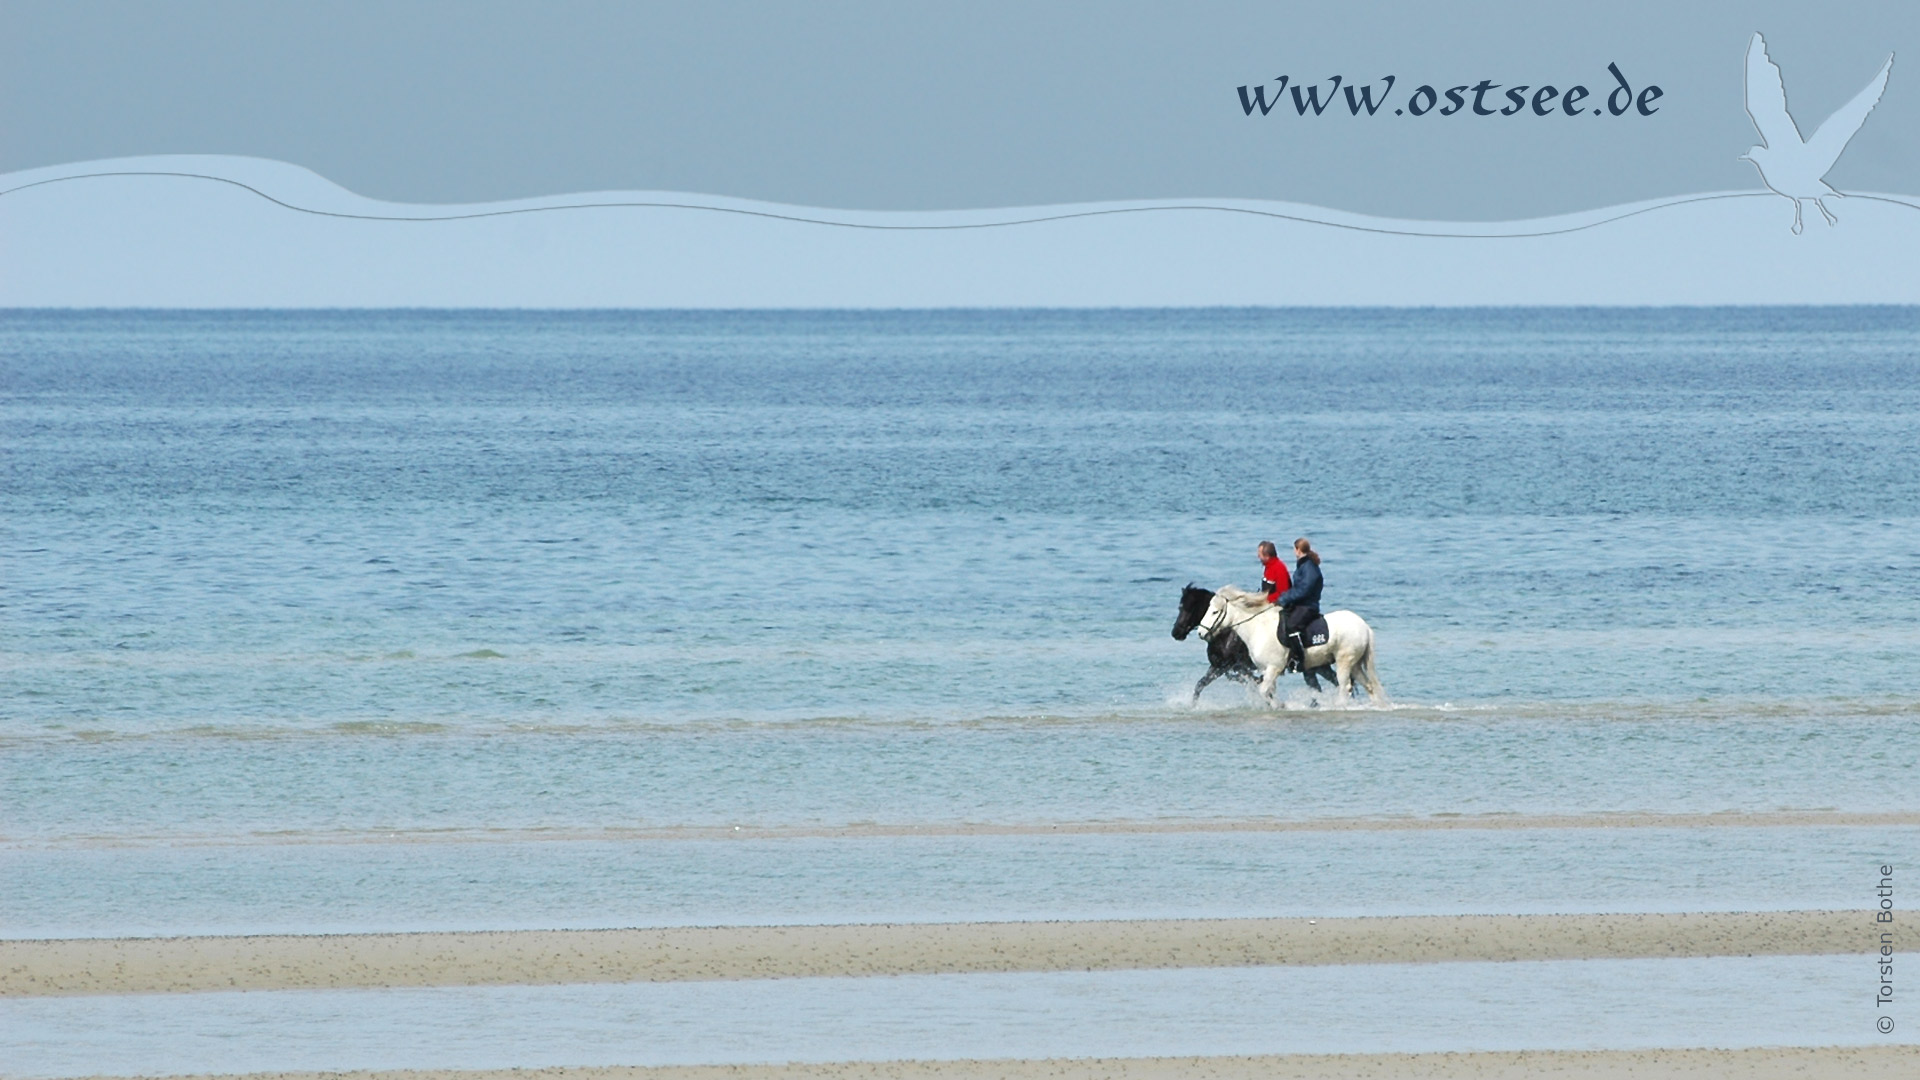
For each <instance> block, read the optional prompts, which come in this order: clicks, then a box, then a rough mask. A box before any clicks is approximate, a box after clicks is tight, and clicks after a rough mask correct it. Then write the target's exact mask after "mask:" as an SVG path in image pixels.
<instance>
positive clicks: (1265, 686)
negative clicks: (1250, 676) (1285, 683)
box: [1260, 665, 1280, 705]
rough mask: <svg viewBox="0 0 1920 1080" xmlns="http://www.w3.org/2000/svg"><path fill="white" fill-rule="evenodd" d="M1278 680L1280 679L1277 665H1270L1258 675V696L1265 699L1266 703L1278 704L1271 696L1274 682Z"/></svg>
mask: <svg viewBox="0 0 1920 1080" xmlns="http://www.w3.org/2000/svg"><path fill="white" fill-rule="evenodd" d="M1279 681H1280V668H1279V666H1278V665H1274V666H1272V667H1269V668H1267V670H1266V671H1265V672H1264V673H1262V674H1261V676H1260V696H1261V697H1263V698H1266V699H1267V704H1268V705H1278V704H1279V702H1278V701H1277V700H1275V698H1274V696H1273V687H1274V684H1275V683H1277V682H1279Z"/></svg>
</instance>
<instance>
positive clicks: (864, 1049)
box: [0, 956, 1886, 1077]
mask: <svg viewBox="0 0 1920 1080" xmlns="http://www.w3.org/2000/svg"><path fill="white" fill-rule="evenodd" d="M1865 970H1866V966H1865V964H1864V962H1863V961H1861V960H1859V959H1856V958H1853V957H1835V956H1817V957H1739V958H1731V957H1722V958H1713V959H1688V960H1577V961H1565V960H1561V961H1525V962H1517V963H1504V964H1451V963H1449V964H1369V965H1365V966H1362V967H1330V968H1285V967H1279V968H1212V969H1201V970H1177V971H1112V972H1097V973H1092V972H1061V973H1048V974H1016V975H903V976H887V977H875V978H861V979H846V978H827V979H779V980H750V981H742V982H720V983H668V984H659V983H629V984H624V985H614V986H557V987H556V986H542V987H482V988H459V989H431V990H361V991H275V992H266V993H213V994H175V995H129V996H122V997H96V998H78V999H38V1000H33V999H26V1000H18V999H16V1000H0V1052H4V1053H5V1055H6V1058H7V1060H8V1062H9V1069H8V1071H9V1072H10V1073H11V1074H12V1075H15V1076H21V1077H43V1076H45V1077H52V1076H72V1075H84V1074H90V1073H102V1074H133V1073H139V1074H144V1075H151V1074H153V1073H166V1072H175V1073H186V1072H198V1073H214V1072H223V1073H239V1072H249V1071H262V1070H268V1069H313V1070H322V1069H324V1070H346V1069H403V1068H449V1067H451V1068H469V1069H478V1068H503V1067H515V1066H518V1067H537V1066H551V1065H593V1064H648V1065H657V1064H695V1063H723V1062H724V1063H731V1062H755V1061H765V1062H784V1061H846V1060H890V1059H899V1058H934V1059H942V1058H945V1059H953V1058H1008V1057H1090V1056H1162V1055H1166V1056H1172V1055H1187V1054H1262V1053H1351V1052H1361V1051H1364V1052H1373V1053H1383V1052H1384V1053H1393V1052H1401V1053H1410V1052H1421V1051H1458V1050H1528V1049H1632V1048H1639V1047H1665V1046H1715V1047H1723V1048H1741V1047H1750V1046H1782V1045H1785V1046H1793V1045H1803V1046H1859V1045H1872V1044H1877V1043H1881V1042H1884V1041H1886V1040H1885V1039H1884V1038H1882V1037H1881V1036H1879V1035H1878V1034H1876V1033H1875V1032H1874V1030H1873V1023H1874V1019H1875V1014H1874V1010H1873V1005H1872V996H1871V994H1870V993H1869V994H1866V995H1862V994H1861V992H1860V989H1859V987H1860V986H1861V985H1862V983H1861V973H1862V972H1863V971H1865Z"/></svg>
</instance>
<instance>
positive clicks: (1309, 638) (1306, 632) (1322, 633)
mask: <svg viewBox="0 0 1920 1080" xmlns="http://www.w3.org/2000/svg"><path fill="white" fill-rule="evenodd" d="M1300 642H1301V644H1303V645H1305V646H1306V647H1307V648H1309V649H1311V648H1313V647H1314V646H1316V645H1325V644H1326V643H1327V617H1326V616H1325V615H1322V616H1320V617H1319V618H1317V619H1315V620H1313V621H1312V622H1310V623H1308V624H1307V625H1306V626H1305V627H1304V628H1302V629H1301V630H1300Z"/></svg>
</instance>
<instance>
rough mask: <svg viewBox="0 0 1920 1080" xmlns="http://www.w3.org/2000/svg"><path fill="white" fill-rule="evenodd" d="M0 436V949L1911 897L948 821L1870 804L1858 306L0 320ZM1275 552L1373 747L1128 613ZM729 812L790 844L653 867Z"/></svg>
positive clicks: (1770, 857)
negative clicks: (1344, 624) (1342, 666)
mask: <svg viewBox="0 0 1920 1080" xmlns="http://www.w3.org/2000/svg"><path fill="white" fill-rule="evenodd" d="M0 439H3V440H4V443H3V445H4V456H0V871H4V872H0V934H6V935H9V936H16V937H17V936H31V935H43V934H113V933H121V932H140V933H169V932H176V933H177V932H208V931H247V930H258V929H263V928H271V929H277V930H285V929H300V928H309V929H343V928H351V929H399V928H421V927H428V926H488V927H503V926H542V925H630V924H640V923H656V924H658V923H683V922H700V921H707V922H728V921H756V922H767V921H772V922H779V921H808V922H811V921H846V920H849V919H859V918H882V917H884V918H907V917H915V916H916V915H919V916H920V917H938V918H970V917H971V918H992V917H1021V918H1034V917H1074V916H1076V915H1086V914H1115V913H1127V912H1134V913H1152V914H1160V915H1178V914H1183V913H1184V914H1207V915H1215V916H1217V915H1231V914H1235V913H1241V914H1264V913H1274V912H1298V913H1306V912H1311V911H1313V910H1326V911H1333V910H1336V909H1337V910H1339V911H1349V912H1351V911H1366V910H1381V911H1386V910H1392V911H1411V910H1542V909H1548V910H1552V909H1565V910H1574V909H1579V910H1591V909H1595V908H1605V909H1620V910H1647V909H1684V908H1701V907H1715V908H1717V907H1741V906H1746V907H1790V906H1796V905H1807V906H1815V905H1818V906H1836V905H1841V904H1844V903H1846V902H1847V900H1848V898H1849V897H1851V896H1853V895H1854V894H1855V893H1858V898H1857V901H1856V902H1857V903H1859V904H1863V905H1864V904H1865V903H1867V902H1868V890H1869V889H1870V885H1871V878H1870V874H1869V872H1870V870H1871V869H1872V867H1871V866H1870V865H1868V864H1870V863H1873V862H1874V861H1875V860H1880V859H1893V860H1895V861H1900V862H1903V863H1904V864H1906V865H1912V864H1914V863H1915V862H1916V861H1920V860H1916V856H1920V833H1916V830H1915V829H1912V828H1904V827H1900V828H1895V827H1885V828H1882V827H1860V828H1855V829H1826V830H1819V829H1809V830H1801V831H1794V830H1787V831H1786V832H1784V833H1780V834H1777V835H1775V836H1773V837H1772V839H1769V840H1766V841H1765V842H1761V840H1760V839H1757V838H1761V837H1765V836H1767V835H1768V834H1766V833H1764V832H1753V831H1746V830H1740V829H1731V828H1712V829H1701V830H1693V831H1688V830H1678V831H1667V832H1662V831H1660V830H1624V831H1620V832H1618V833H1608V834H1607V835H1606V836H1604V837H1600V838H1595V837H1593V836H1587V835H1586V834H1581V833H1580V831H1579V830H1572V831H1568V830H1563V829H1539V830H1518V831H1515V830H1492V831H1485V832H1473V833H1459V834H1452V833H1450V834H1447V835H1446V836H1445V837H1439V836H1438V835H1437V834H1431V833H1408V834H1394V835H1393V836H1391V837H1390V838H1389V837H1386V836H1385V834H1382V837H1376V838H1374V839H1372V840H1369V841H1368V843H1369V844H1372V845H1374V846H1375V849H1379V850H1388V849H1390V850H1394V851H1397V852H1400V853H1401V854H1400V856H1399V857H1398V863H1397V866H1398V868H1399V869H1398V870H1397V871H1396V873H1397V876H1391V877H1389V878H1388V879H1387V881H1386V884H1384V885H1382V889H1383V890H1384V891H1381V892H1376V893H1368V892H1367V891H1366V890H1367V888H1368V886H1367V884H1366V883H1365V881H1364V880H1362V879H1360V878H1358V877H1354V876H1352V874H1351V870H1350V869H1348V870H1338V869H1332V868H1337V867H1342V866H1348V867H1350V863H1351V861H1352V860H1361V859H1364V858H1365V852H1366V850H1369V848H1367V846H1366V845H1363V844H1360V843H1358V842H1347V841H1341V842H1338V843H1337V842H1335V841H1334V840H1330V839H1329V838H1328V836H1327V835H1325V834H1311V833H1266V834H1258V833H1196V834H1192V835H1186V834H1177V835H1176V834H1145V833H1143V834H1141V835H1140V836H1136V837H1132V838H1130V839H1129V838H1128V837H1127V836H1126V835H1125V834H1124V832H1123V833H1121V834H1118V835H1120V839H1117V840H1116V839H1114V838H1113V837H1112V836H1104V835H1103V836H1100V837H1082V838H1080V839H1077V840H1062V841H1059V842H1052V843H1050V844H1049V843H1046V842H1043V841H1046V840H1047V838H1038V839H1022V838H1019V837H1009V836H1006V835H986V834H981V835H975V834H974V833H972V832H969V830H970V829H974V828H976V827H981V826H1020V827H1028V826H1040V827H1045V826H1048V825H1050V824H1082V823H1086V822H1104V823H1110V824H1111V823H1118V824H1119V825H1122V826H1124V825H1126V824H1127V823H1135V824H1139V825H1142V826H1156V827H1157V826H1159V825H1164V824H1167V823H1170V822H1171V823H1201V824H1206V823H1235V822H1242V823H1243V822H1249V821H1253V822H1261V821H1282V822H1290V821H1313V820H1316V819H1323V818H1343V819H1345V818H1369V817H1408V816H1411V817H1425V816H1432V815H1454V814H1460V815H1483V814H1506V815H1529V814H1554V815H1596V814H1616V813H1623V812H1636V811H1638V812H1654V813H1717V812H1771V811H1781V810H1801V811H1804V810H1840V811H1850V812H1883V813H1884V812H1895V813H1902V812H1916V811H1920V782H1917V781H1920V777H1916V764H1917V763H1920V625H1916V621H1915V613H1916V611H1920V573H1916V571H1920V310H1916V309H1912V308H1887V309H1877V308H1876V309H1766V308H1755V309H1729V310H1691V309H1688V310H1655V311H1635V310H1624V311H1623V310H1533V309H1529V310H1510V311H1503V310H1468V311H1346V310H1341V311H1282V310H1273V311H1108V312H1098V311H1095V312H997V311H981V312H965V311H961V312H871V313H834V312H712V313H671V312H669V313H635V312H599V313H595V312H586V313H542V312H473V313H436V312H313V313H293V312H257V313H247V312H234V313H159V312H150V313H139V312H104V313H88V312H71V313H56V312H11V313H4V314H0ZM1301 535H1305V536H1310V537H1312V538H1313V541H1314V544H1315V546H1316V547H1317V548H1318V549H1319V550H1321V551H1322V552H1323V553H1324V556H1325V560H1326V561H1325V565H1324V569H1325V572H1326V575H1327V581H1328V585H1327V595H1326V606H1327V607H1329V608H1350V609H1352V610H1354V611H1356V612H1358V613H1360V614H1361V615H1362V616H1363V617H1364V618H1366V619H1367V620H1368V621H1369V622H1370V623H1371V624H1372V626H1373V627H1374V630H1375V633H1376V635H1377V641H1378V647H1379V653H1380V659H1379V665H1380V672H1381V675H1382V677H1383V679H1384V681H1385V684H1386V687H1387V690H1388V692H1389V694H1390V695H1391V699H1392V702H1393V704H1392V707H1391V708H1378V707H1358V708H1336V707H1335V706H1336V705H1337V703H1335V702H1332V701H1330V700H1328V699H1326V698H1325V697H1320V698H1314V697H1312V696H1311V695H1309V694H1307V692H1306V690H1305V688H1304V687H1303V686H1300V685H1298V684H1289V687H1288V690H1287V693H1288V696H1289V700H1288V702H1287V704H1288V705H1289V706H1290V707H1289V708H1284V709H1279V710H1270V709H1267V708H1266V707H1264V706H1263V705H1261V704H1259V703H1258V702H1256V701H1254V700H1253V699H1252V698H1251V697H1250V695H1249V694H1248V693H1247V692H1246V691H1245V690H1244V689H1242V688H1240V687H1238V686H1235V685H1233V684H1230V683H1224V682H1223V683H1220V684H1216V685H1215V686H1214V687H1213V688H1212V689H1210V690H1208V691H1207V694H1206V696H1204V697H1203V698H1202V699H1201V701H1200V703H1199V705H1198V706H1194V705H1192V704H1190V703H1189V696H1190V693H1191V688H1192V685H1193V682H1194V680H1195V679H1196V678H1197V677H1198V676H1199V674H1200V673H1201V671H1202V670H1203V668H1204V660H1203V656H1202V647H1201V646H1200V645H1199V644H1198V643H1197V642H1196V641H1193V640H1188V641H1186V642H1175V641H1173V640H1172V639H1171V637H1170V635H1169V633H1168V631H1169V628H1170V626H1171V624H1172V621H1173V617H1174V614H1175V611H1174V605H1175V601H1176V599H1177V597H1178V593H1179V589H1180V586H1182V585H1184V584H1186V583H1187V582H1189V581H1195V582H1198V583H1201V584H1204V585H1207V586H1209V587H1211V586H1214V585H1218V584H1221V583H1224V582H1235V583H1239V584H1242V585H1248V584H1251V583H1253V581H1255V580H1256V579H1257V577H1258V569H1257V566H1256V564H1255V562H1254V559H1253V547H1254V544H1255V543H1256V542H1257V541H1259V540H1262V539H1272V540H1275V541H1277V542H1279V543H1280V544H1281V546H1282V547H1284V546H1285V545H1286V543H1287V542H1288V541H1290V540H1291V539H1293V538H1294V537H1295V536H1301ZM734 825H741V826H744V827H749V828H751V829H754V830H759V831H761V833H763V834H769V835H770V834H772V833H778V832H779V831H780V830H782V829H789V830H793V829H798V830H811V831H812V832H811V834H810V835H809V836H805V837H795V838H793V839H779V838H778V837H775V838H772V839H766V838H762V839H758V840H754V841H753V842H752V843H751V844H744V845H736V846H734V847H731V848H726V849H725V852H724V853H720V852H719V849H717V848H715V847H714V846H713V845H715V844H721V845H722V846H724V844H725V842H724V841H711V840H698V841H696V840H690V839H687V838H685V837H681V838H678V839H675V838H673V837H672V836H670V835H668V834H671V833H672V830H675V829H683V830H684V829H689V828H692V829H727V828H730V827H732V826H734ZM867 825H880V826H889V827H891V826H926V827H929V828H932V829H935V830H937V831H943V835H944V839H941V840H939V841H938V842H933V841H927V842H921V841H917V840H906V839H900V838H897V837H896V838H887V837H876V838H867V837H856V836H852V835H850V834H848V835H837V834H835V833H834V831H835V830H841V831H842V832H843V833H844V832H845V831H846V830H849V829H854V828H857V827H861V826H867ZM650 831H651V832H650ZM663 836H664V837H666V838H662V837H663ZM1342 843H1344V844H1345V847H1344V848H1343V847H1342ZM701 844H706V845H707V846H706V847H701V846H700V845H701ZM674 845H679V846H677V847H676V846H674ZM808 845H812V846H811V847H809V846H808ZM397 853H400V854H397ZM1854 863H1858V864H1859V865H1858V873H1857V875H1854V876H1851V877H1850V876H1848V874H1847V870H1846V868H1847V867H1849V866H1852V865H1854ZM1463 867H1464V868H1473V869H1463ZM1542 867H1557V868H1559V872H1557V873H1545V872H1544V871H1543V870H1542V869H1541V868H1542ZM1702 867H1711V873H1705V872H1703V871H1702ZM1342 874H1347V875H1348V876H1347V877H1343V876H1342ZM1856 877H1857V880H1855V878H1856ZM263 882H264V883H265V884H263ZM849 882H853V883H854V884H851V885H850V884H849ZM281 886H284V887H281Z"/></svg>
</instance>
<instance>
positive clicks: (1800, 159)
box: [1740, 33, 1893, 236]
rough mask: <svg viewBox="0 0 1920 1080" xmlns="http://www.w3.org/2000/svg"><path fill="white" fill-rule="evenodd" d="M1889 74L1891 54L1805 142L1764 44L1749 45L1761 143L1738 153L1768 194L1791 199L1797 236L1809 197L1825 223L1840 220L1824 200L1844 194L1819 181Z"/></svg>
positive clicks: (1751, 94)
mask: <svg viewBox="0 0 1920 1080" xmlns="http://www.w3.org/2000/svg"><path fill="white" fill-rule="evenodd" d="M1891 70H1893V55H1892V54H1891V53H1889V54H1888V55H1887V62H1886V63H1884V64H1882V65H1880V74H1878V75H1875V76H1874V77H1873V81H1872V82H1870V83H1868V84H1867V88H1866V89H1865V90H1862V91H1860V92H1859V93H1858V94H1855V95H1854V97H1853V100H1852V101H1849V102H1847V103H1846V104H1845V105H1842V106H1840V108H1838V109H1836V110H1835V111H1834V114H1833V115H1832V116H1829V117H1827V122H1826V123H1824V124H1821V125H1820V130H1818V131H1816V132H1814V133H1813V138H1811V139H1803V138H1801V137H1800V128H1799V126H1798V125H1797V124H1795V123H1794V122H1793V116H1792V115H1791V114H1789V113H1788V112H1787V88H1786V86H1785V85H1784V84H1782V83H1781V81H1780V69H1779V68H1778V67H1776V66H1774V63H1773V60H1772V59H1771V58H1769V57H1768V56H1767V43H1766V41H1765V40H1764V39H1762V38H1761V37H1760V35H1759V34H1757V33H1756V34H1754V35H1753V40H1752V41H1751V42H1749V43H1748V44H1747V116H1748V118H1749V119H1751V120H1752V121H1753V127H1754V130H1756V131H1758V132H1759V133H1760V145H1759V146H1756V147H1754V148H1753V149H1751V150H1749V151H1747V152H1746V153H1744V154H1742V155H1740V160H1741V161H1751V162H1753V167H1754V168H1756V169H1759V170H1760V182H1761V183H1763V184H1765V185H1767V189H1768V190H1769V191H1772V192H1773V193H1774V194H1776V195H1784V196H1786V197H1787V198H1789V199H1791V200H1793V232H1794V235H1795V236H1798V235H1799V234H1800V230H1801V228H1802V226H1801V223H1800V201H1801V200H1802V199H1812V200H1813V205H1815V206H1817V207H1819V208H1820V216H1821V217H1824V218H1826V219H1827V224H1828V225H1833V224H1834V223H1836V222H1838V221H1839V220H1840V219H1839V218H1836V217H1834V216H1833V211H1831V210H1829V209H1827V204H1826V203H1825V202H1823V201H1822V200H1824V199H1825V198H1826V197H1827V196H1829V195H1834V196H1840V197H1844V196H1842V195H1841V193H1840V192H1838V191H1835V190H1834V189H1833V188H1831V187H1829V186H1828V185H1827V182H1826V181H1825V180H1823V179H1821V177H1824V176H1826V175H1827V171H1828V170H1829V169H1832V168H1833V163H1834V162H1836V161H1838V160H1840V151H1842V150H1845V149H1846V148H1847V142H1848V141H1849V140H1851V139H1852V138H1853V133H1854V132H1856V131H1859V130H1860V125H1861V124H1864V123H1866V121H1867V114H1868V113H1870V112H1872V111H1873V107H1874V106H1875V105H1878V104H1880V95H1881V94H1882V93H1883V92H1884V91H1885V90H1886V88H1887V72H1889V71H1891Z"/></svg>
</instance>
